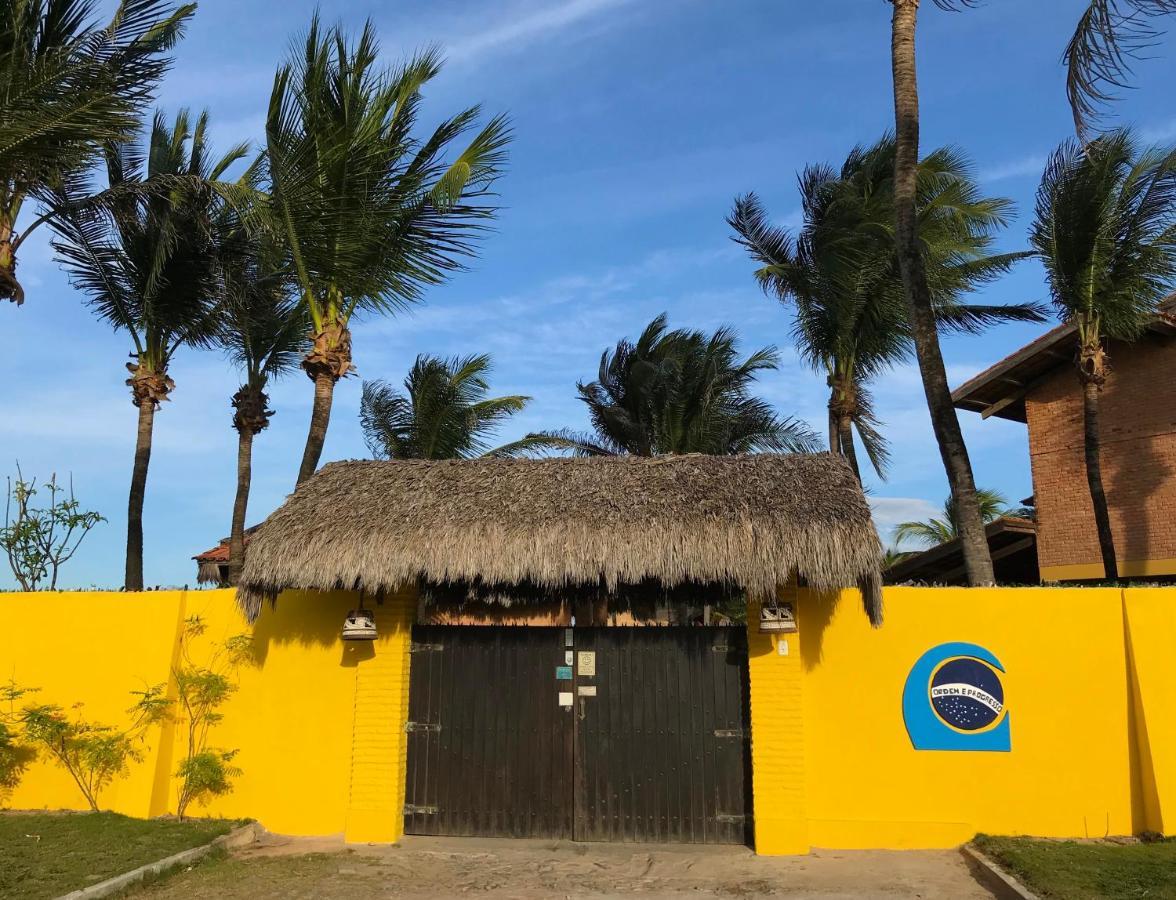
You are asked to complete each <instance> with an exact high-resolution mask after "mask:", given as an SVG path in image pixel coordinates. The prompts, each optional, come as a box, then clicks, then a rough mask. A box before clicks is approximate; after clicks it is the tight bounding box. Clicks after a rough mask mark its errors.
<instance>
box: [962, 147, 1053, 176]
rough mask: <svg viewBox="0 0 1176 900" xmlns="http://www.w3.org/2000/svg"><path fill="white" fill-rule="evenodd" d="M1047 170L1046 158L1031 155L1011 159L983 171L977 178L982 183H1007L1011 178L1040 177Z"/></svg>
mask: <svg viewBox="0 0 1176 900" xmlns="http://www.w3.org/2000/svg"><path fill="white" fill-rule="evenodd" d="M1044 169H1045V157H1044V156H1041V155H1040V154H1036V153H1035V154H1030V155H1028V156H1022V157H1020V158H1019V159H1009V160H1005V161H1004V162H999V163H996V164H995V165H992V166H988V167H987V168H983V169H981V170H980V171H979V172H978V173H977V177H978V178H979V179H980V180H981V181H987V182H991V181H1005V180H1007V179H1010V178H1025V177H1028V176H1030V175H1032V176H1033V177H1035V178H1036V177H1040V175H1041V173H1042V171H1043V170H1044Z"/></svg>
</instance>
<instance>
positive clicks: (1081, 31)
mask: <svg viewBox="0 0 1176 900" xmlns="http://www.w3.org/2000/svg"><path fill="white" fill-rule="evenodd" d="M1172 12H1176V0H1090V3H1089V5H1088V6H1087V7H1086V10H1085V11H1084V12H1083V13H1082V16H1081V18H1080V19H1079V20H1078V26H1077V28H1075V29H1074V34H1073V35H1072V36H1071V38H1070V42H1069V43H1068V44H1067V45H1066V52H1065V53H1064V54H1063V57H1062V61H1063V62H1064V64H1065V66H1066V97H1067V99H1068V100H1069V101H1070V110H1071V112H1072V113H1073V116H1074V132H1075V133H1076V134H1077V135H1078V138H1079V139H1080V140H1086V139H1087V138H1088V137H1089V131H1090V126H1091V124H1092V123H1093V122H1094V121H1095V120H1096V119H1098V118H1099V116H1100V114H1101V112H1102V106H1103V105H1104V104H1105V103H1107V102H1108V101H1110V100H1112V99H1113V97H1114V90H1115V89H1116V88H1122V87H1124V86H1125V85H1126V81H1127V76H1128V75H1129V74H1130V73H1131V63H1132V61H1133V60H1134V59H1136V58H1137V57H1138V56H1139V54H1140V51H1141V50H1145V49H1147V48H1148V47H1150V46H1152V44H1154V43H1155V41H1156V39H1157V38H1158V37H1159V36H1160V31H1159V29H1158V28H1156V26H1155V22H1154V19H1156V18H1157V17H1158V16H1161V15H1164V14H1165V13H1172Z"/></svg>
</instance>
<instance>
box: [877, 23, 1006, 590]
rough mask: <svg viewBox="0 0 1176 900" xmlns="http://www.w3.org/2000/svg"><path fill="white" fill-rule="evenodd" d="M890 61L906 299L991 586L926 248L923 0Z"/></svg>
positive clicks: (945, 451) (941, 435) (969, 564)
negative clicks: (920, 66) (919, 205)
mask: <svg viewBox="0 0 1176 900" xmlns="http://www.w3.org/2000/svg"><path fill="white" fill-rule="evenodd" d="M892 2H893V4H894V17H893V19H892V31H891V63H892V71H893V78H894V119H895V151H896V152H895V165H894V205H895V219H896V221H895V242H896V245H897V252H898V262H899V268H900V269H901V271H902V281H903V286H904V288H905V294H906V300H907V315H908V317H909V319H910V324H911V332H912V334H913V336H914V343H915V354H916V356H917V357H918V360H919V373H920V374H921V375H922V377H923V391H924V393H925V394H926V397H927V408H928V410H929V411H930V413H931V426H932V428H933V429H934V431H935V439H936V441H937V442H938V443H939V453H940V456H941V457H942V458H943V467H944V469H945V470H946V472H947V477H948V481H949V483H950V484H951V492H952V496H953V497H954V498H955V503H956V509H957V511H958V515H959V517H960V532H961V534H960V544H961V548H962V550H963V554H964V567H965V570H966V571H967V574H968V583H969V584H971V585H984V584H992V583H993V581H994V578H993V572H992V557H991V555H990V553H989V551H988V541H987V539H986V537H985V534H984V523H983V521H982V520H981V518H980V507H979V504H978V502H977V499H976V483H975V480H974V479H973V477H972V463H971V460H969V458H968V448H967V446H966V445H965V444H964V437H963V434H962V432H961V431H960V423H959V420H958V419H957V418H956V413H955V407H954V406H952V402H951V391H950V389H949V388H948V384H947V372H946V370H945V368H944V365H943V353H942V351H941V350H940V347H939V334H938V331H937V330H936V326H935V315H934V311H933V309H932V304H931V291H930V288H929V287H928V285H927V273H926V272H925V271H924V269H923V257H922V254H921V252H920V249H919V241H918V225H917V220H916V207H915V202H916V197H915V182H916V176H917V172H918V161H919V89H918V82H917V79H916V71H915V25H916V20H917V17H918V12H919V0H892Z"/></svg>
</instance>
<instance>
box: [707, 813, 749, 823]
mask: <svg viewBox="0 0 1176 900" xmlns="http://www.w3.org/2000/svg"><path fill="white" fill-rule="evenodd" d="M746 820H747V816H737V815H732V814H731V813H717V814H716V815H715V821H716V822H722V823H724V824H727V825H738V824H740V823H741V822H745V821H746Z"/></svg>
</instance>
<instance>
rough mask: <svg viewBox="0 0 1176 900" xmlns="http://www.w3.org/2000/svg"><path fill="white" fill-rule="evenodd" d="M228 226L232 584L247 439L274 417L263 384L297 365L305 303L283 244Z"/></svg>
mask: <svg viewBox="0 0 1176 900" xmlns="http://www.w3.org/2000/svg"><path fill="white" fill-rule="evenodd" d="M234 224H235V226H236V227H235V228H234V230H233V232H232V233H231V234H230V235H229V236H228V239H227V240H226V241H225V242H224V247H223V249H222V272H223V279H224V285H223V290H224V292H225V297H224V301H225V302H224V307H223V312H222V314H221V321H220V327H219V334H218V336H217V339H218V342H219V343H220V345H221V347H222V348H223V349H224V350H225V351H226V352H227V353H228V355H229V357H230V358H231V359H232V360H233V361H234V362H235V363H236V365H237V367H238V368H239V369H240V370H241V372H242V374H243V376H244V380H243V382H242V384H241V387H240V388H239V389H238V390H237V392H236V393H235V394H234V395H233V399H232V405H233V428H234V429H236V431H237V493H236V496H235V498H234V500H233V521H232V528H231V530H230V532H229V584H236V583H237V579H238V578H239V577H240V574H241V568H242V566H244V564H245V516H246V513H247V510H248V506H249V488H250V482H251V480H252V477H253V438H254V437H255V436H256V435H257V434H259V433H260V432H262V431H264V430H265V429H266V428H267V427H268V426H269V420H270V418H271V417H272V416H273V414H274V413H273V410H271V409H270V408H269V396H268V395H267V394H266V388H267V387H268V386H269V383H270V381H271V380H273V379H274V378H277V377H280V376H281V375H284V374H286V373H288V372H290V371H291V370H293V369H294V368H295V367H296V366H297V365H298V360H299V356H300V355H301V352H302V351H303V350H304V348H305V345H306V342H307V334H308V333H309V330H310V322H309V319H308V317H307V313H306V307H305V306H304V305H303V304H302V303H301V302H300V301H299V298H298V295H297V293H296V292H295V291H294V290H293V289H292V288H293V285H292V284H291V279H290V274H289V271H290V270H289V266H288V262H289V261H288V260H287V259H286V256H285V252H284V247H283V246H282V245H281V244H279V243H278V242H277V241H276V240H275V239H274V238H273V236H272V235H270V234H268V233H267V232H265V231H250V230H246V229H245V228H243V227H241V226H240V224H239V223H234Z"/></svg>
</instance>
